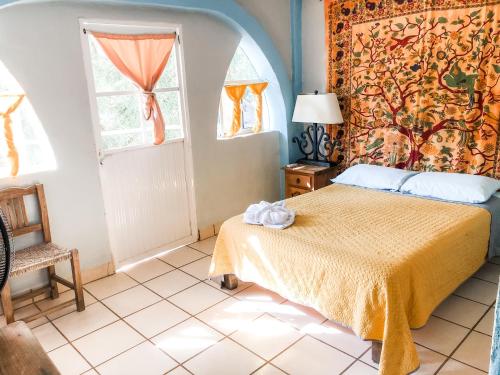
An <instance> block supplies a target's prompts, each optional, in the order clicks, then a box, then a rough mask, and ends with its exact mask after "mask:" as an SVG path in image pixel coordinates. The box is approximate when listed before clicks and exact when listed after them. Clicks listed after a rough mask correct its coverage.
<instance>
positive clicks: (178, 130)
mask: <svg viewBox="0 0 500 375" xmlns="http://www.w3.org/2000/svg"><path fill="white" fill-rule="evenodd" d="M156 98H157V100H158V103H159V104H160V109H161V112H162V114H163V120H164V121H165V139H175V138H182V137H183V134H182V120H181V106H180V95H179V91H171V92H159V93H157V94H156Z"/></svg>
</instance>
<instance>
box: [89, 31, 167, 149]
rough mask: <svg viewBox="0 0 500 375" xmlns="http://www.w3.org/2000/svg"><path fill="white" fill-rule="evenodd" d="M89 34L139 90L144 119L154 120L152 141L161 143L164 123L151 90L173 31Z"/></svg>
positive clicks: (163, 60) (163, 134) (165, 60)
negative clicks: (138, 33) (141, 95)
mask: <svg viewBox="0 0 500 375" xmlns="http://www.w3.org/2000/svg"><path fill="white" fill-rule="evenodd" d="M92 35H93V36H94V37H95V38H96V40H97V42H98V43H99V45H100V46H101V47H102V49H103V51H104V53H105V54H106V56H108V58H109V59H110V60H111V62H112V63H113V64H114V65H115V66H116V68H117V69H118V70H119V71H120V72H121V73H122V74H123V75H124V76H126V77H127V78H129V79H130V80H131V81H132V82H133V83H134V84H135V85H137V86H138V87H139V88H140V89H141V90H142V93H143V102H144V109H143V111H144V118H145V119H146V120H148V121H151V122H152V123H153V126H154V144H155V145H158V144H161V143H162V142H163V141H164V140H165V124H164V120H163V116H162V113H161V110H160V106H159V104H158V101H157V99H156V95H155V93H154V92H153V90H154V88H155V85H156V83H157V82H158V80H159V79H160V76H161V74H162V73H163V70H164V69H165V66H166V65H167V62H168V59H169V58H170V54H171V52H172V48H173V46H174V42H175V34H146V35H119V34H106V33H98V32H92Z"/></svg>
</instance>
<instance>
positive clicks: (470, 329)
mask: <svg viewBox="0 0 500 375" xmlns="http://www.w3.org/2000/svg"><path fill="white" fill-rule="evenodd" d="M186 246H187V247H189V248H190V249H192V250H195V251H197V252H199V253H200V254H204V256H202V257H201V258H198V259H195V260H193V261H191V262H188V263H186V264H183V265H181V266H179V267H176V266H173V265H171V264H170V263H168V262H166V261H164V260H163V259H160V258H157V257H154V258H153V259H157V260H160V261H161V262H163V263H166V264H167V265H169V266H171V267H173V269H171V270H169V271H167V272H165V273H163V274H161V275H158V276H155V277H153V278H152V279H149V280H146V281H144V282H140V281H138V280H137V279H134V278H133V277H132V276H131V275H129V274H128V273H126V272H124V273H125V274H126V276H127V277H129V278H130V279H132V280H133V281H135V282H136V283H137V284H136V285H134V286H131V287H129V288H126V289H124V290H122V291H120V292H117V293H115V294H112V295H110V296H107V297H105V298H103V299H99V298H96V297H95V295H93V294H92V293H91V292H90V291H89V290H87V289H85V290H86V292H87V293H89V294H90V295H91V296H92V297H94V298H95V299H96V301H95V303H96V302H99V303H101V304H102V305H103V306H104V307H105V308H106V309H108V310H109V311H111V313H113V314H114V315H115V316H118V320H117V321H114V322H112V323H110V324H108V325H105V326H103V327H101V328H99V329H102V328H105V327H107V326H109V325H111V324H114V323H116V322H118V321H120V320H122V321H123V322H124V323H125V324H126V325H127V326H129V327H130V328H131V329H132V330H134V331H135V332H137V333H138V334H139V335H140V336H141V337H143V338H144V339H145V340H144V341H141V343H139V344H137V345H135V346H133V347H131V348H129V349H127V350H125V351H123V352H121V353H119V354H117V355H115V356H114V357H112V358H109V359H107V360H106V361H104V362H103V363H106V362H108V361H110V360H112V359H113V358H115V357H117V356H119V355H121V354H123V353H125V352H127V351H129V350H132V349H133V348H135V347H137V346H139V345H142V344H143V343H145V342H150V343H151V344H153V345H155V344H154V343H153V342H152V339H153V338H155V337H158V336H159V335H162V334H163V333H165V332H166V331H168V330H170V329H172V328H174V327H175V326H177V325H179V324H182V323H184V322H185V321H187V320H189V319H191V318H194V319H196V320H197V321H199V322H201V323H202V324H204V325H206V326H208V327H209V328H210V329H213V330H214V331H216V332H218V333H220V334H221V336H222V338H221V339H220V340H218V341H217V342H215V343H214V344H212V345H210V346H209V347H207V348H205V349H204V350H202V351H200V352H198V353H197V354H195V355H193V356H192V357H190V358H188V359H187V360H185V361H184V362H182V363H180V364H179V362H178V361H177V360H175V358H173V357H171V356H170V355H169V354H168V353H166V352H164V351H163V350H162V349H161V348H158V349H159V350H160V351H162V352H163V353H165V354H166V355H167V356H168V357H169V358H172V359H173V360H174V362H175V363H178V364H179V365H178V366H176V367H175V368H178V367H182V368H184V369H185V370H186V371H188V372H190V371H189V370H187V369H186V368H185V367H184V366H183V364H184V363H186V362H188V361H190V360H191V359H193V358H195V357H196V356H198V355H200V354H201V353H203V352H204V351H206V350H208V349H209V348H211V347H213V346H214V345H216V344H217V343H219V342H221V341H222V340H224V339H225V338H227V339H229V340H231V341H233V342H234V343H236V344H237V345H239V346H241V347H242V348H244V349H245V350H247V351H249V352H251V353H253V354H255V355H257V356H258V357H259V358H261V359H262V360H264V364H263V365H262V366H260V367H259V368H257V369H256V370H254V371H253V372H252V373H255V372H256V371H259V370H260V369H261V368H263V367H265V366H266V365H270V366H274V367H276V368H278V369H280V368H279V367H278V366H276V365H275V364H273V363H272V362H271V361H272V360H274V359H275V358H277V357H278V356H279V355H281V354H283V353H284V352H285V351H287V350H288V349H290V347H292V346H293V345H295V344H296V343H298V342H299V341H301V340H303V339H304V337H306V336H307V337H310V338H312V339H314V340H316V341H319V342H321V343H323V344H325V345H327V346H330V347H331V348H333V349H335V350H337V351H340V352H342V353H344V354H346V355H348V356H349V357H351V358H354V361H353V362H352V363H351V364H350V365H349V366H348V367H347V368H346V369H344V370H343V371H342V373H343V372H345V371H347V370H348V369H349V368H350V367H352V366H353V365H354V364H355V363H356V362H358V361H359V362H361V363H363V364H366V365H368V366H370V367H372V368H373V366H371V365H369V364H367V363H365V362H363V361H362V360H361V358H362V357H363V356H364V355H365V354H366V353H367V352H368V351H369V350H370V348H368V349H366V350H365V351H364V352H363V353H361V355H359V356H358V357H357V358H356V357H353V356H352V355H350V354H348V353H345V352H344V351H342V350H340V349H338V348H336V347H334V346H333V345H330V344H328V343H325V342H323V341H322V340H320V339H318V338H316V337H314V336H310V334H308V333H302V332H301V330H300V329H299V328H297V327H295V326H294V325H293V324H291V323H289V322H287V321H284V320H282V319H281V318H279V317H277V316H274V315H273V314H272V313H270V312H262V314H260V315H259V316H257V317H255V318H254V319H252V321H254V320H257V319H259V318H261V317H263V316H265V315H267V316H269V317H271V318H274V319H277V320H278V321H280V322H282V323H283V324H286V325H288V326H289V327H291V328H292V329H294V330H296V331H298V332H299V333H301V334H302V336H301V337H299V338H298V339H297V340H295V341H294V342H293V343H292V344H290V345H289V346H287V347H286V348H285V349H283V350H282V351H281V352H280V353H278V354H276V355H275V356H274V357H272V358H271V359H269V360H266V359H265V358H263V357H261V356H259V355H258V354H256V353H254V352H253V351H252V350H250V349H248V348H246V347H245V346H244V345H242V344H240V343H239V342H237V341H236V340H235V339H233V338H232V337H230V336H231V335H233V334H234V333H236V332H237V331H239V330H240V329H236V330H234V331H233V332H230V333H228V334H227V335H226V334H224V333H223V332H220V331H219V330H217V329H216V328H214V327H212V326H211V325H210V324H209V323H205V322H204V321H202V320H201V319H200V318H199V317H198V315H199V314H201V313H203V312H205V311H206V310H209V309H211V308H213V307H214V306H216V305H218V304H220V303H222V302H224V301H227V300H229V299H231V297H233V298H235V299H237V300H238V301H241V300H240V299H239V298H238V297H237V295H238V294H240V293H241V292H243V291H244V290H246V289H248V288H250V287H251V286H252V283H249V285H248V286H246V287H245V288H244V289H242V290H240V291H238V292H237V293H234V294H229V293H226V292H224V291H221V289H220V288H218V287H216V286H215V285H213V283H211V282H210V280H209V279H203V280H201V279H199V278H198V277H196V276H194V275H192V274H189V273H188V272H186V271H185V270H182V269H180V268H181V267H185V266H187V265H189V264H192V263H195V262H197V261H200V260H202V259H206V258H207V257H211V255H209V254H206V253H205V252H202V251H200V250H198V249H196V248H193V247H191V246H189V245H186ZM174 270H179V271H181V272H183V273H185V274H187V275H189V276H191V277H194V278H195V279H197V280H198V282H197V283H195V284H193V285H191V286H189V287H187V288H185V289H182V290H181V291H179V292H176V293H174V294H172V295H170V296H168V297H162V296H160V295H159V294H158V293H156V292H155V291H153V290H151V289H150V288H148V287H147V286H146V285H144V283H147V282H149V281H151V280H154V279H156V278H159V277H161V276H164V275H166V274H168V273H170V272H172V271H174ZM109 276H111V275H108V276H105V277H103V278H100V279H98V280H101V279H105V278H106V277H109ZM472 278H477V277H472ZM477 279H479V280H481V281H485V282H489V281H487V280H483V279H481V278H477ZM98 280H94V281H98ZM94 281H92V282H94ZM200 283H203V284H204V285H207V286H210V287H212V288H213V289H215V290H219V291H221V292H222V293H224V294H226V297H225V298H223V299H222V300H220V301H218V302H216V303H215V304H213V305H211V306H209V307H207V308H205V309H203V310H201V311H199V312H197V313H195V314H194V315H193V314H192V313H190V312H188V311H186V310H184V309H182V308H180V307H179V306H177V305H175V303H173V302H171V301H169V300H168V298H170V297H172V296H174V295H177V294H179V293H182V292H184V291H186V290H187V289H190V288H192V287H194V286H196V285H199V284H200ZM489 283H491V284H494V283H492V282H489ZM89 284H90V283H89ZM139 285H141V286H143V287H144V288H146V289H147V290H149V291H151V292H152V293H154V294H155V295H157V296H158V297H159V298H161V300H160V301H157V302H155V303H153V304H151V305H148V306H146V307H143V308H141V309H140V310H137V311H136V312H134V313H131V314H128V315H126V316H124V317H121V316H119V315H118V314H117V313H115V312H114V311H113V310H112V309H111V308H110V307H108V306H107V305H106V304H105V303H104V302H103V301H104V300H105V299H108V298H110V297H112V296H115V295H117V294H120V293H123V292H125V291H127V290H130V289H133V288H135V287H137V286H139ZM253 285H257V284H253ZM495 285H496V284H495ZM456 296H457V297H460V298H464V299H466V300H470V301H473V302H475V303H479V304H481V305H483V306H488V309H487V310H486V312H485V313H484V314H483V315H482V316H481V317H480V318H479V320H478V321H477V322H476V324H475V325H474V326H473V327H472V328H468V327H465V326H463V325H461V324H458V323H455V322H452V321H449V320H447V319H444V318H441V317H439V316H435V315H433V316H435V317H436V318H439V319H442V320H444V321H447V322H449V323H452V324H454V325H457V326H460V327H463V328H466V329H467V330H469V332H468V334H467V335H466V336H465V337H464V339H463V340H462V341H461V342H460V343H459V344H458V345H457V347H456V348H455V350H454V351H453V352H452V353H451V354H450V355H449V356H448V357H447V358H446V360H445V361H444V362H443V363H442V364H441V366H440V367H439V368H438V370H437V371H436V373H437V372H438V371H439V370H440V369H441V368H442V367H443V366H444V365H445V364H446V362H447V361H448V359H450V358H451V356H452V355H453V354H454V353H455V351H456V350H458V348H459V347H460V346H461V345H462V344H463V342H464V341H465V340H466V339H467V337H468V336H469V335H470V334H471V333H472V331H474V332H477V333H480V334H482V335H484V336H489V335H487V334H484V333H482V332H479V331H475V330H474V328H475V327H476V326H477V325H478V324H479V322H480V321H481V320H482V319H483V318H484V316H485V315H486V314H487V313H488V312H489V311H490V309H491V306H493V305H494V304H495V302H493V304H492V305H491V306H490V305H486V304H484V303H481V302H478V301H475V300H472V299H469V298H466V297H462V296H459V295H456ZM46 299H49V298H46ZM44 300H45V299H44ZM41 301H43V300H40V301H37V302H41ZM161 301H167V302H169V303H171V304H173V305H174V306H176V307H177V308H179V309H180V310H182V311H184V312H185V313H187V315H188V316H189V318H187V319H185V320H183V321H181V322H179V323H177V324H175V325H173V326H171V327H169V328H167V329H166V330H164V331H162V332H160V333H158V334H156V335H155V336H152V337H151V338H147V337H146V336H145V335H143V334H142V333H141V332H139V331H138V330H136V329H135V328H134V327H132V326H130V324H128V323H127V322H126V321H125V318H127V317H129V316H131V315H133V314H135V313H137V312H140V311H142V310H144V309H147V308H148V307H151V306H153V305H154V304H157V303H160V302H161ZM37 302H35V301H32V304H34V305H35V307H36V308H37V309H38V310H40V308H39V307H38V306H37ZM286 302H287V300H286V299H285V300H284V301H282V302H281V303H279V304H284V303H286ZM93 304H94V303H92V304H90V305H93ZM90 305H89V306H90ZM26 306H29V305H26ZM26 306H22V307H26ZM22 307H21V308H22ZM72 312H74V311H70V312H68V313H67V314H64V315H62V316H59V317H57V318H54V319H53V320H57V319H59V318H61V317H63V316H66V315H69V314H71V313H72ZM45 317H46V319H47V321H48V322H45V323H42V324H40V325H39V326H41V325H44V324H47V323H50V324H51V325H52V326H54V327H55V328H56V330H57V331H58V332H60V331H59V329H58V328H57V327H56V326H55V324H54V322H53V320H52V319H50V318H48V317H47V316H45ZM326 321H328V319H325V320H323V321H322V322H321V323H319V324H320V325H323V324H324V323H325V322H326ZM37 327H38V326H37ZM99 329H97V330H99ZM97 330H94V331H92V332H91V333H94V332H96V331H97ZM61 334H62V332H61ZM88 334H90V333H88ZM88 334H86V335H83V336H81V337H79V338H77V339H75V341H76V340H78V339H80V338H82V337H85V336H87V335H88ZM62 336H63V337H64V338H65V339H66V340H67V342H68V343H69V344H70V345H71V346H72V347H73V348H74V349H75V350H76V351H77V352H78V353H79V354H80V355H81V356H82V357H83V358H84V359H85V361H86V362H87V363H89V365H90V366H91V368H92V369H93V370H95V371H97V370H96V369H95V367H94V366H92V364H90V362H89V361H88V360H87V358H85V356H83V355H82V354H81V353H80V352H79V351H78V350H77V349H76V348H75V347H74V346H73V343H72V341H69V340H68V339H67V337H66V336H64V334H62ZM64 345H66V344H64ZM64 345H61V346H59V347H57V348H53V349H51V351H54V350H57V349H58V348H61V347H62V346H64ZM418 345H420V346H422V347H425V346H424V345H421V344H418ZM427 349H429V348H427ZM429 350H431V351H433V352H436V351H434V350H432V349H429ZM436 353H439V352H436ZM439 354H442V353H439ZM457 361H458V360H457ZM458 362H460V363H464V362H461V361H458ZM103 363H100V364H99V365H98V366H100V365H102V364H103ZM464 364H465V365H467V366H471V365H469V364H467V363H464ZM471 367H473V368H475V367H474V366H471ZM280 370H281V371H283V370H282V369H280ZM478 370H480V369H478ZM86 371H89V370H86ZM480 371H482V370H480ZM285 373H286V372H285Z"/></svg>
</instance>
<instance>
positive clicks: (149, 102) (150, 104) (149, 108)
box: [142, 90, 156, 120]
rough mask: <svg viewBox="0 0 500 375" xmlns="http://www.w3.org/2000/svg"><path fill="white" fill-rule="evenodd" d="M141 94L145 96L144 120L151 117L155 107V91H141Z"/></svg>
mask: <svg viewBox="0 0 500 375" xmlns="http://www.w3.org/2000/svg"><path fill="white" fill-rule="evenodd" d="M142 95H143V96H144V97H145V102H144V118H145V119H146V120H149V119H151V116H153V111H154V107H155V102H156V93H154V92H153V91H145V90H144V91H142Z"/></svg>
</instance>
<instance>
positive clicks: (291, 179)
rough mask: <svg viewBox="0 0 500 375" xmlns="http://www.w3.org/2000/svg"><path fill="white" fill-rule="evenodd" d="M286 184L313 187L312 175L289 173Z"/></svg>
mask: <svg viewBox="0 0 500 375" xmlns="http://www.w3.org/2000/svg"><path fill="white" fill-rule="evenodd" d="M286 184H287V185H288V186H297V187H301V188H303V189H311V187H312V177H311V176H304V175H300V174H287V175H286Z"/></svg>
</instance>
